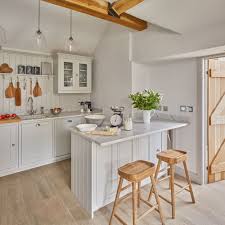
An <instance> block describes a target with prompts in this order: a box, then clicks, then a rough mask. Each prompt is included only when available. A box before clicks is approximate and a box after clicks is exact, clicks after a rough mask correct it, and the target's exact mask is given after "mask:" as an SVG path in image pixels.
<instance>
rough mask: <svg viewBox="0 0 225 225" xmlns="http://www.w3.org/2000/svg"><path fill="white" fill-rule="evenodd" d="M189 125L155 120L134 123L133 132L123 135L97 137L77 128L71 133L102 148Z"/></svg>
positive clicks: (124, 132)
mask: <svg viewBox="0 0 225 225" xmlns="http://www.w3.org/2000/svg"><path fill="white" fill-rule="evenodd" d="M187 125H188V123H185V122H177V121H171V120H170V121H168V120H153V121H151V124H150V125H145V124H144V123H133V130H132V131H125V130H123V129H121V133H120V134H118V135H116V136H97V135H91V134H87V133H82V132H80V131H78V130H77V129H76V128H73V129H71V132H73V133H75V134H77V135H80V136H81V137H83V138H85V139H87V140H89V141H91V142H95V143H97V144H99V145H100V146H108V145H112V144H117V143H120V142H124V141H129V140H132V139H135V138H140V137H144V136H147V135H150V134H154V133H158V132H163V131H168V130H173V129H178V128H181V127H185V126H187Z"/></svg>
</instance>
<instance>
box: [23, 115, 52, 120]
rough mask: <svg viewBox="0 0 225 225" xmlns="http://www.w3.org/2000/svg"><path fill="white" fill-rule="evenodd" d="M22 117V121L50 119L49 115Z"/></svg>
mask: <svg viewBox="0 0 225 225" xmlns="http://www.w3.org/2000/svg"><path fill="white" fill-rule="evenodd" d="M20 117H21V119H22V120H38V119H45V118H48V115H42V114H34V115H23V116H20Z"/></svg>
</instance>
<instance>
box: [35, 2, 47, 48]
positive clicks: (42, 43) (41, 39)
mask: <svg viewBox="0 0 225 225" xmlns="http://www.w3.org/2000/svg"><path fill="white" fill-rule="evenodd" d="M40 24H41V0H38V29H37V31H36V32H35V40H36V44H37V46H38V48H40V49H42V48H45V47H46V46H47V42H46V39H45V36H44V34H43V33H42V31H41V29H40Z"/></svg>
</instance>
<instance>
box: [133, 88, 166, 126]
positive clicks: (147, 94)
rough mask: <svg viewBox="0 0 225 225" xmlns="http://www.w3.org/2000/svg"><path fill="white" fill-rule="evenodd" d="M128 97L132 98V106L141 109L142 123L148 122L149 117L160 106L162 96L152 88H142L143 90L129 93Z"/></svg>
mask: <svg viewBox="0 0 225 225" xmlns="http://www.w3.org/2000/svg"><path fill="white" fill-rule="evenodd" d="M129 98H130V99H131V100H132V105H133V107H134V108H136V109H139V110H143V120H144V123H146V124H150V120H151V117H152V116H153V115H154V113H155V110H156V109H158V108H159V106H160V102H161V100H162V96H161V95H160V94H159V93H158V92H154V91H153V90H144V91H143V92H137V93H135V94H130V95H129Z"/></svg>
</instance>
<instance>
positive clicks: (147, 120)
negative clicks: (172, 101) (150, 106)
mask: <svg viewBox="0 0 225 225" xmlns="http://www.w3.org/2000/svg"><path fill="white" fill-rule="evenodd" d="M154 114H155V110H144V111H143V121H144V123H145V124H150V122H151V118H152V117H153V116H154Z"/></svg>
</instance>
